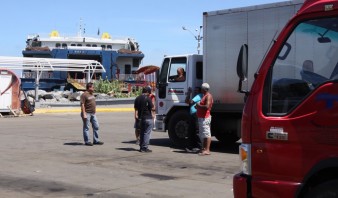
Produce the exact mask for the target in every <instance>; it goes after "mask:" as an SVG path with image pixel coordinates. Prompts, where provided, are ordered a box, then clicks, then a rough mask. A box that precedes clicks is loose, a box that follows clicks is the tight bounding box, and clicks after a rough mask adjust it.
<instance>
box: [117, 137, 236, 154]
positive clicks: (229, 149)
mask: <svg viewBox="0 0 338 198" xmlns="http://www.w3.org/2000/svg"><path fill="white" fill-rule="evenodd" d="M122 143H124V144H135V140H132V141H124V142H122ZM150 145H154V146H163V147H169V148H173V149H178V151H174V152H182V153H186V151H185V148H183V147H179V146H176V145H174V144H173V143H172V142H171V141H170V140H169V138H157V139H151V140H150ZM239 145H240V143H237V142H236V143H232V144H224V143H222V142H219V141H217V140H213V141H212V142H211V146H210V150H211V152H219V153H230V154H238V153H239Z"/></svg>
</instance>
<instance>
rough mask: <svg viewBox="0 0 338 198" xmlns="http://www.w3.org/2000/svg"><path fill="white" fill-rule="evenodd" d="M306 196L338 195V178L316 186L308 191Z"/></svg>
mask: <svg viewBox="0 0 338 198" xmlns="http://www.w3.org/2000/svg"><path fill="white" fill-rule="evenodd" d="M305 197H306V198H334V197H338V179H335V180H330V181H327V182H324V183H322V184H319V185H317V186H315V187H314V188H313V189H311V190H310V191H308V192H307V194H306V196H305Z"/></svg>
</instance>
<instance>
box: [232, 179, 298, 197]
mask: <svg viewBox="0 0 338 198" xmlns="http://www.w3.org/2000/svg"><path fill="white" fill-rule="evenodd" d="M300 187H301V183H298V182H291V181H280V180H264V179H254V178H252V177H251V176H247V175H244V174H241V173H239V174H236V175H235V176H234V177H233V192H234V197H235V198H246V197H297V191H298V189H299V188H300Z"/></svg>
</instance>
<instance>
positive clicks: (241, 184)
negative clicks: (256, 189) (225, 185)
mask: <svg viewBox="0 0 338 198" xmlns="http://www.w3.org/2000/svg"><path fill="white" fill-rule="evenodd" d="M248 181H249V178H248V177H246V176H244V175H243V174H241V173H238V174H236V175H235V176H234V177H233V192H234V197H235V198H245V197H249V195H250V194H251V192H249V191H250V189H248Z"/></svg>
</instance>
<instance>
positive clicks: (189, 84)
mask: <svg viewBox="0 0 338 198" xmlns="http://www.w3.org/2000/svg"><path fill="white" fill-rule="evenodd" d="M303 2H304V1H303V0H294V1H285V2H278V3H271V4H264V5H257V6H250V7H243V8H235V9H227V10H218V11H211V12H204V13H203V58H202V55H196V54H194V55H180V56H167V57H165V58H164V60H163V64H162V68H161V72H160V75H159V78H158V83H157V88H158V89H157V96H156V97H157V98H156V99H157V107H158V109H157V116H156V119H155V130H158V131H166V130H168V133H169V137H170V139H171V140H172V141H173V142H174V143H175V144H177V145H181V146H183V144H184V143H185V141H184V140H185V139H186V135H187V134H188V132H187V130H188V128H189V127H188V126H189V122H188V121H189V107H188V105H187V104H185V101H184V98H185V95H186V93H187V92H188V88H192V89H193V90H195V88H197V87H200V86H201V84H202V82H207V83H209V85H210V92H211V93H212V95H213V98H214V105H213V108H212V123H211V130H212V135H214V136H216V138H217V139H218V140H220V141H223V142H229V143H230V142H235V141H237V140H238V139H239V138H240V121H241V117H242V110H243V107H244V97H243V94H241V93H238V92H237V90H238V83H239V78H238V76H237V62H238V57H239V53H240V51H241V49H242V48H243V46H244V47H245V48H247V49H248V51H247V52H248V62H249V64H248V65H250V68H248V75H247V76H248V79H247V81H246V82H245V83H246V84H245V86H247V87H248V89H249V88H250V87H251V84H252V82H253V79H254V74H255V72H256V71H257V69H258V67H259V65H260V63H261V60H262V59H263V57H264V55H265V53H266V52H267V51H268V49H269V46H270V45H271V44H272V43H273V42H274V38H276V37H277V35H278V34H279V32H280V31H281V28H283V27H284V26H285V24H286V23H287V21H288V20H289V19H291V17H292V16H293V15H295V13H296V12H297V11H298V10H299V8H300V7H301V5H302V3H303ZM184 57H185V58H184ZM201 59H202V60H203V61H202V62H201V61H200V60H201ZM202 64H203V66H202V67H199V66H198V65H202ZM178 67H182V68H183V69H184V71H185V72H186V80H185V81H184V82H175V81H172V78H173V77H174V76H173V74H174V73H175V71H176V69H177V68H178ZM199 69H201V70H202V71H198V70H199ZM201 73H202V74H203V76H202V75H197V74H201ZM195 74H196V75H195ZM201 76H202V77H201ZM184 112H185V113H184Z"/></svg>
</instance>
